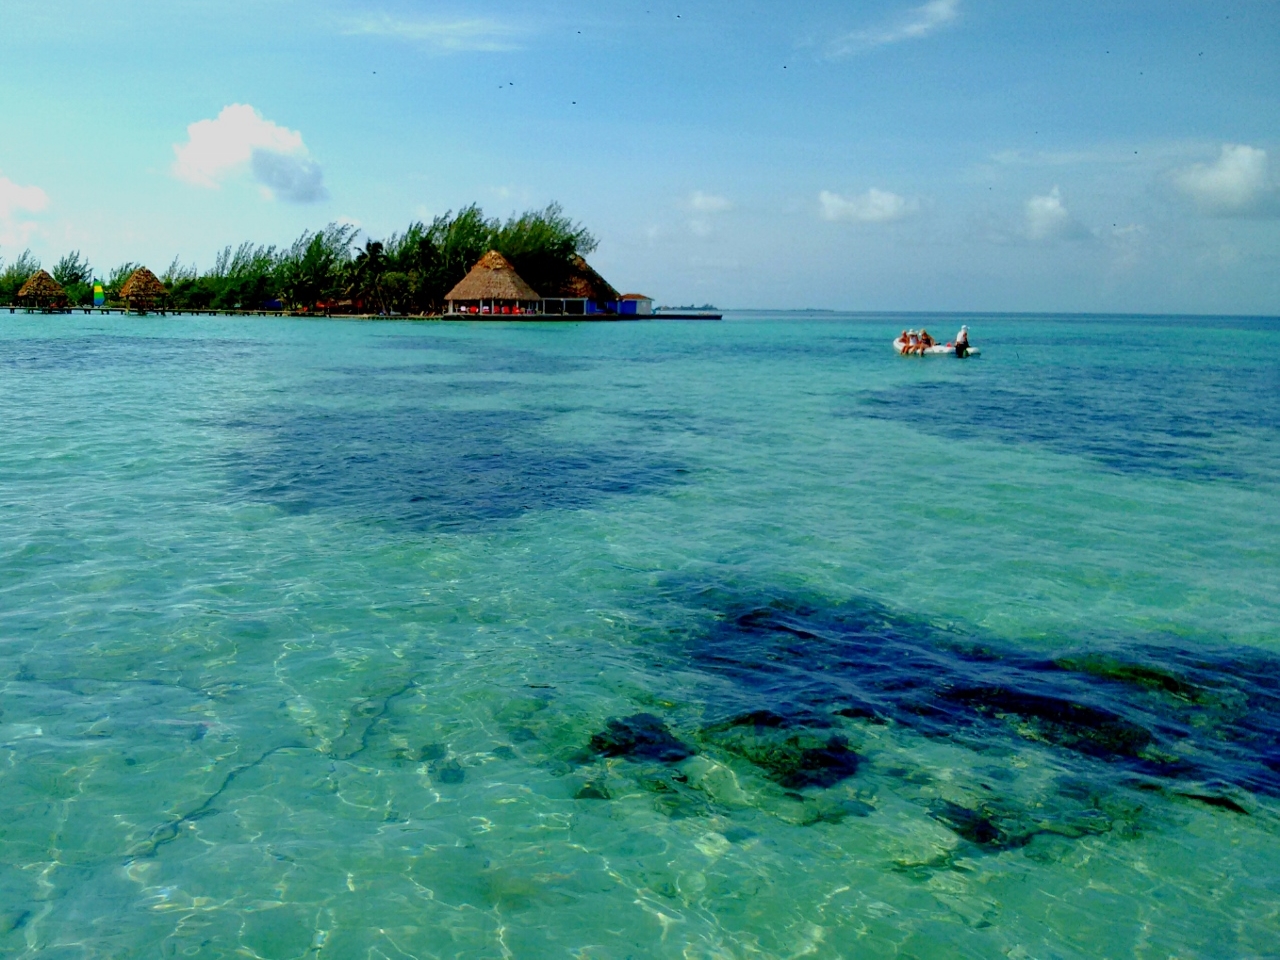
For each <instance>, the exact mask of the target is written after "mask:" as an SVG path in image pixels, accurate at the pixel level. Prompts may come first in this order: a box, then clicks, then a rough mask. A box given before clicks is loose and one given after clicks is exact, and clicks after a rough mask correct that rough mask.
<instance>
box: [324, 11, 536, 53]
mask: <svg viewBox="0 0 1280 960" xmlns="http://www.w3.org/2000/svg"><path fill="white" fill-rule="evenodd" d="M346 32H347V34H348V36H374V37H393V38H395V39H399V40H406V41H409V42H411V43H418V44H422V45H424V46H428V47H434V48H435V49H436V50H440V51H444V52H447V53H462V52H468V53H503V52H505V51H509V50H518V49H520V44H519V43H518V42H517V41H518V40H519V39H520V37H521V36H522V35H523V34H524V32H525V31H524V30H522V29H520V28H519V27H516V26H514V25H512V24H509V23H501V22H499V21H497V20H490V19H485V18H476V19H471V20H397V19H395V18H394V17H388V16H385V15H384V16H381V17H366V18H364V19H361V20H354V21H351V23H350V24H349V25H348V27H347V31H346Z"/></svg>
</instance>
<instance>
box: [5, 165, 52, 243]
mask: <svg viewBox="0 0 1280 960" xmlns="http://www.w3.org/2000/svg"><path fill="white" fill-rule="evenodd" d="M48 205H49V197H48V195H47V194H46V193H45V192H44V191H43V190H41V189H40V188H39V187H24V186H22V185H20V184H17V183H14V182H13V181H12V180H10V179H9V178H8V177H5V176H0V246H5V247H9V246H14V247H18V246H25V245H26V243H27V240H28V239H30V237H31V234H32V233H34V232H35V229H36V224H35V222H34V221H32V220H28V219H27V217H28V216H30V215H31V214H33V213H40V212H41V211H42V210H44V208H45V207H47V206H48Z"/></svg>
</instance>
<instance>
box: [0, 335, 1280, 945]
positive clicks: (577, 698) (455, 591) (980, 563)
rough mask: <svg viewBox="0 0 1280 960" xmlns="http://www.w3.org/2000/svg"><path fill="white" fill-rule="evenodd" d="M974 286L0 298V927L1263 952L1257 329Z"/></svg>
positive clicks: (361, 941) (1263, 478) (317, 937)
mask: <svg viewBox="0 0 1280 960" xmlns="http://www.w3.org/2000/svg"><path fill="white" fill-rule="evenodd" d="M964 319H966V320H967V322H968V323H969V324H970V326H971V328H972V331H973V337H974V340H975V342H977V343H978V344H979V345H980V346H981V347H982V349H983V355H982V357H981V358H980V359H978V360H971V361H965V362H960V361H956V360H954V359H950V358H930V359H927V360H919V359H903V358H899V357H896V356H895V355H894V354H893V353H892V351H891V349H890V347H889V341H890V340H892V338H893V335H894V334H896V333H897V332H898V330H900V329H901V328H902V327H903V326H907V325H918V324H919V323H921V322H922V321H921V319H920V318H918V317H916V318H911V319H909V320H908V319H904V318H895V317H865V316H864V317H841V316H833V317H828V318H821V319H814V318H808V319H798V318H788V317H785V316H778V315H736V316H731V317H730V318H729V320H727V321H726V322H723V323H705V322H703V323H698V322H694V323H677V322H670V323H648V324H643V323H641V324H597V325H590V324H563V325H552V324H547V325H542V324H527V325H524V324H513V325H501V324H490V325H484V324H477V325H466V324H439V323H435V324H431V323H417V324H410V323H355V322H340V321H283V320H281V321H277V320H269V319H245V320H239V319H211V318H201V319H194V318H176V317H170V318H158V317H149V318H131V319H124V318H120V317H109V318H90V317H83V316H63V317H25V316H21V315H13V316H10V315H7V314H6V315H5V316H4V318H3V322H2V323H0V424H2V426H0V556H2V558H3V560H2V562H0V711H2V713H0V954H2V955H4V956H15V957H20V956H36V955H38V956H40V957H67V958H81V957H86V958H87V957H143V956H178V957H184V956H189V957H233V956H234V957H238V956H250V957H264V958H292V957H335V958H345V957H387V958H399V957H422V958H426V957H468V958H474V957H495V958H496V957H505V956H515V957H583V958H587V957H590V958H619V960H621V958H625V957H672V958H684V957H689V958H694V957H706V958H755V957H760V958H764V957H796V956H814V957H854V956H856V957H895V956H900V957H919V958H925V957H956V956H964V957H1015V958H1016V957H1040V958H1048V957H1059V958H1075V957H1079V958H1085V957H1135V956H1137V957H1160V958H1166V957H1173V956H1176V957H1254V956H1267V955H1271V956H1274V955H1275V954H1276V952H1277V944H1280V916H1278V907H1277V904H1278V903H1280V871H1277V870H1276V864H1277V863H1280V831H1278V829H1277V828H1278V825H1280V821H1278V819H1277V814H1278V813H1280V803H1278V802H1277V798H1278V797H1280V670H1277V667H1280V632H1278V629H1277V624H1280V564H1278V560H1280V509H1277V503H1280V499H1278V498H1277V492H1278V486H1280V364H1278V363H1277V361H1276V359H1275V356H1276V351H1275V349H1274V345H1275V342H1276V339H1277V333H1278V332H1280V326H1277V324H1276V323H1275V322H1274V321H1265V320H1252V321H1251V320H1230V319H1221V320H1213V319H1205V320H1185V319H1141V320H1135V319H1125V318H1075V319H1066V318H1048V317H1022V318H1012V317H1002V318H989V317H981V316H976V317H968V318H964ZM924 322H926V323H927V324H928V325H929V326H930V327H933V328H934V332H935V333H941V334H943V335H944V336H950V335H952V333H953V332H954V328H955V327H957V326H958V325H959V323H960V322H961V318H954V317H950V318H943V317H939V318H927V319H926V320H925V321H924ZM1268 344H1269V345H1270V346H1268V347H1265V348H1259V345H1268Z"/></svg>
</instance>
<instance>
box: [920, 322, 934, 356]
mask: <svg viewBox="0 0 1280 960" xmlns="http://www.w3.org/2000/svg"><path fill="white" fill-rule="evenodd" d="M935 343H937V341H936V340H934V339H933V337H931V336H930V335H929V331H928V330H925V329H923V328H921V330H920V352H921V353H924V352H925V351H926V350H928V349H929V348H930V347H932V346H933V345H934V344H935Z"/></svg>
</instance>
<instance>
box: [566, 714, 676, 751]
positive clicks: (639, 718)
mask: <svg viewBox="0 0 1280 960" xmlns="http://www.w3.org/2000/svg"><path fill="white" fill-rule="evenodd" d="M591 749H592V750H593V751H595V752H596V753H598V754H600V755H601V756H605V757H627V758H629V759H632V760H657V761H659V762H660V763H677V762H678V761H680V760H684V759H686V758H688V757H691V756H693V754H694V753H695V752H696V751H694V749H693V748H692V747H690V746H689V745H688V744H686V743H683V742H681V741H680V740H677V739H676V738H675V737H674V736H672V734H671V731H670V730H668V729H667V725H666V724H665V723H663V722H662V720H661V719H659V718H658V717H655V716H654V715H653V714H651V713H637V714H633V715H632V716H629V717H623V718H621V719H619V718H617V717H611V718H610V719H609V720H608V721H607V722H606V723H605V728H604V730H602V731H600V732H599V733H597V734H595V735H594V736H593V737H592V738H591Z"/></svg>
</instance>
